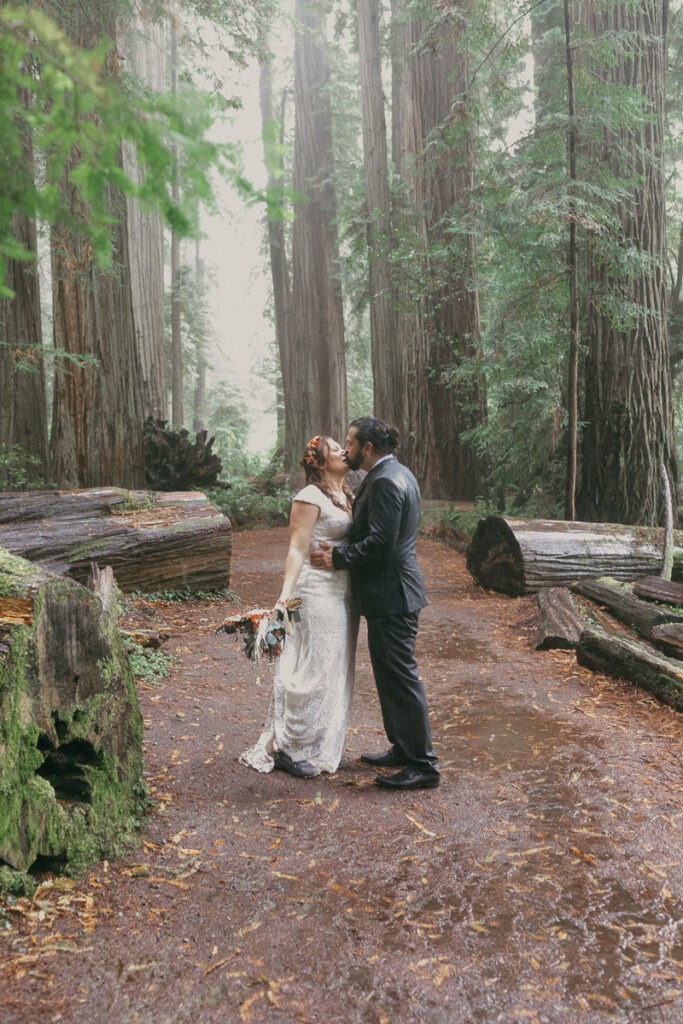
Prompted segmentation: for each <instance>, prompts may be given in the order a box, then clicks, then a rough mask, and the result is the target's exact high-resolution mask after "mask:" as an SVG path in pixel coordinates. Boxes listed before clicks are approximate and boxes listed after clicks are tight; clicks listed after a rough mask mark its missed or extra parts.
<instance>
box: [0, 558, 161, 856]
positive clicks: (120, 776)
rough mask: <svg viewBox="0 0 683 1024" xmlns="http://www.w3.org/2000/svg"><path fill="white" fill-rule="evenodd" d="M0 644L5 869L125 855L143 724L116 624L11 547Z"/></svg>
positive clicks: (0, 571)
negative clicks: (17, 609)
mask: <svg viewBox="0 0 683 1024" xmlns="http://www.w3.org/2000/svg"><path fill="white" fill-rule="evenodd" d="M17 601H19V602H21V607H22V616H21V619H20V621H17V616H16V614H15V607H14V604H13V603H14V602H17ZM8 607H9V614H7V615H5V613H4V609H6V608H8ZM0 640H1V641H2V652H1V653H0V868H2V867H4V868H5V874H6V871H7V868H10V869H13V870H15V871H19V872H27V871H31V872H37V871H41V870H54V871H59V872H69V873H77V872H78V871H80V870H82V869H83V868H85V867H86V866H87V865H88V864H90V863H93V862H94V861H95V860H97V859H98V858H100V857H102V856H112V855H114V854H116V853H117V852H118V851H120V850H122V849H123V848H124V847H125V846H126V845H127V844H128V843H129V842H130V841H131V840H132V838H133V836H134V833H135V829H136V826H137V823H138V820H139V817H140V814H141V812H142V810H143V807H144V786H143V780H142V721H141V717H140V712H139V708H138V702H137V695H136V691H135V685H134V680H133V677H132V673H131V668H130V662H129V659H128V656H127V654H126V652H125V649H124V645H123V640H122V637H121V636H120V634H119V631H118V629H117V625H116V616H115V613H113V612H107V611H105V610H104V608H103V605H102V601H101V600H100V599H99V597H98V596H97V595H96V594H95V593H93V592H92V591H91V590H88V589H87V588H86V587H84V586H82V585H81V584H79V583H77V582H75V581H74V580H71V579H68V578H64V577H60V576H56V575H55V574H53V573H51V572H49V571H48V570H45V569H43V568H42V567H40V566H36V565H34V564H32V563H30V562H27V561H25V560H24V559H21V558H19V557H17V556H15V555H13V554H11V553H9V552H7V551H4V550H2V549H0Z"/></svg>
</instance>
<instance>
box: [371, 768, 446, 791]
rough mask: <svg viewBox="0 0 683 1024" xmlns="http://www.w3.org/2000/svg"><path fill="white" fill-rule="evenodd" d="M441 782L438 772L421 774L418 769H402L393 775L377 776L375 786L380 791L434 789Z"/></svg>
mask: <svg viewBox="0 0 683 1024" xmlns="http://www.w3.org/2000/svg"><path fill="white" fill-rule="evenodd" d="M440 782H441V776H440V775H439V773H438V772H423V771H421V770H420V769H419V768H404V769H403V771H402V772H396V774H395V775H378V776H377V778H376V779H375V785H376V786H381V787H382V789H436V787H437V786H438V785H439V783H440Z"/></svg>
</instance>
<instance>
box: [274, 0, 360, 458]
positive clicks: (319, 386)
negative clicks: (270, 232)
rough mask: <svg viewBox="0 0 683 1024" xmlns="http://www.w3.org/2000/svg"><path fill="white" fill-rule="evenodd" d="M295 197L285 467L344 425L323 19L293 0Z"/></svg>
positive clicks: (313, 5) (313, 2) (302, 0)
mask: <svg viewBox="0 0 683 1024" xmlns="http://www.w3.org/2000/svg"><path fill="white" fill-rule="evenodd" d="M296 19H297V32H296V45H295V76H294V82H295V103H296V121H295V143H294V182H293V184H294V190H295V192H297V193H299V194H300V195H302V196H303V197H304V200H303V201H302V202H301V203H300V204H299V205H298V206H297V209H296V217H295V221H294V229H293V237H292V268H293V272H292V322H291V337H290V348H291V349H292V352H293V353H295V361H296V364H297V366H298V370H299V372H298V374H297V379H298V385H297V387H298V397H299V402H300V406H299V409H298V415H297V421H296V429H295V434H294V437H293V438H292V442H293V444H294V446H295V447H294V449H290V450H289V451H288V453H287V455H288V458H289V459H290V462H293V461H295V460H296V459H298V456H299V454H300V452H301V451H302V450H303V447H304V445H305V443H306V441H307V440H308V438H309V437H310V435H311V433H316V434H317V433H322V434H330V435H332V436H333V437H336V438H341V437H342V436H343V435H344V434H345V431H346V426H347V422H346V420H347V393H346V360H345V351H344V350H345V343H344V317H343V306H342V294H341V285H340V281H339V274H338V257H339V250H338V242H337V232H336V205H337V204H336V195H335V190H334V184H333V149H332V110H331V103H330V97H329V81H330V75H329V67H328V62H327V57H326V53H325V33H324V25H325V21H324V14H323V10H322V7H321V5H320V4H319V3H318V2H317V0H297V4H296Z"/></svg>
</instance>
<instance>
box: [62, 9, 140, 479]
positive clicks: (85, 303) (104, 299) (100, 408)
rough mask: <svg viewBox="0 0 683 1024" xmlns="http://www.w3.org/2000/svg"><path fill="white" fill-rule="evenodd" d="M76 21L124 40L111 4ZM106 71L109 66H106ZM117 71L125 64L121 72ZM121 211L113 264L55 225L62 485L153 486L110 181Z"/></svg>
mask: <svg viewBox="0 0 683 1024" xmlns="http://www.w3.org/2000/svg"><path fill="white" fill-rule="evenodd" d="M65 28H66V30H67V31H68V32H69V35H70V36H71V38H72V39H73V40H74V42H76V43H77V44H78V45H79V46H82V47H83V48H88V47H91V46H93V45H95V44H96V43H97V42H98V41H99V40H100V39H101V38H103V37H106V38H109V39H112V40H115V39H116V22H115V12H114V11H112V9H111V7H110V5H108V4H107V3H104V2H103V3H96V4H90V5H88V6H87V7H86V6H84V5H79V6H78V7H75V8H73V9H70V11H69V17H68V21H67V22H66V24H65ZM105 73H106V72H105ZM111 73H115V72H113V71H112V72H111ZM62 188H63V196H64V201H65V203H67V204H68V207H69V209H70V212H71V213H72V215H73V218H74V221H75V222H76V223H78V221H79V220H86V219H87V215H88V212H87V209H85V208H83V206H82V205H81V203H80V201H79V199H78V198H77V195H76V192H75V190H74V189H73V187H72V186H70V185H69V183H68V181H65V182H63V186H62ZM105 188H106V200H107V204H108V207H109V210H110V213H111V216H112V249H113V255H112V266H111V268H109V269H107V270H104V269H102V268H100V267H98V266H97V265H96V263H95V260H94V258H93V252H92V246H91V244H90V242H89V241H87V240H86V239H84V238H83V237H81V236H79V235H77V234H76V233H75V231H74V230H67V229H66V228H61V229H59V230H55V231H53V233H52V288H53V313H54V341H55V347H56V348H58V349H63V350H64V351H65V352H67V353H69V354H71V355H73V356H75V357H76V359H77V360H78V361H77V362H72V361H68V360H65V359H58V361H57V365H56V370H55V381H54V404H53V418H52V437H51V454H52V474H53V477H54V479H55V481H56V482H57V483H58V484H59V485H60V486H61V487H99V486H112V485H114V486H122V487H132V488H138V487H142V486H143V485H144V462H143V449H142V423H143V404H142V387H141V373H140V361H139V358H138V350H137V345H136V339H135V324H134V319H133V301H132V291H131V280H130V265H129V262H128V252H129V250H128V228H127V207H126V200H125V197H124V196H123V195H122V194H121V192H120V191H119V189H118V188H116V187H115V186H114V185H112V184H108V185H106V186H105Z"/></svg>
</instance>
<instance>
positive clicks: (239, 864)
mask: <svg viewBox="0 0 683 1024" xmlns="http://www.w3.org/2000/svg"><path fill="white" fill-rule="evenodd" d="M285 548H286V531H284V530H274V531H269V532H267V533H260V534H257V533H238V534H236V535H235V549H234V557H233V579H232V586H233V589H234V590H235V591H236V592H237V593H238V594H239V595H240V598H241V600H242V603H243V605H244V607H250V606H253V605H260V604H264V603H265V604H267V603H268V602H269V601H270V600H272V599H273V597H274V596H275V595H276V594H277V592H278V589H279V581H280V568H281V565H282V560H283V557H284V551H285ZM420 560H421V563H422V565H423V568H424V569H425V574H426V576H427V579H428V585H429V591H430V598H431V604H430V606H429V607H428V608H427V609H426V610H425V612H424V613H423V615H422V617H421V630H420V638H419V648H418V652H419V658H420V666H421V672H422V675H423V677H424V679H425V682H426V685H427V688H428V693H429V698H430V705H431V711H432V719H433V729H434V734H435V742H436V747H437V750H438V752H439V754H440V756H441V758H442V767H443V784H442V786H441V788H440V789H438V790H433V791H422V792H418V793H406V794H396V793H390V792H387V791H384V790H379V789H378V788H377V787H375V786H374V785H373V784H372V779H373V777H374V772H373V771H372V770H371V769H369V768H366V767H364V766H362V765H360V764H359V763H358V762H357V761H356V762H354V763H352V766H351V767H350V768H349V769H345V770H343V771H340V772H339V773H338V774H337V775H335V776H331V777H327V776H324V777H319V778H317V779H314V780H298V779H293V778H291V777H289V776H287V775H284V774H282V773H278V772H275V773H273V774H272V775H270V776H261V775H258V773H256V772H254V771H251V770H249V769H246V768H244V767H242V766H240V765H239V764H238V762H237V760H236V758H237V755H238V754H239V753H240V751H241V750H242V749H244V748H245V747H246V746H247V745H249V744H250V743H251V742H252V741H253V739H254V738H255V736H256V735H257V733H258V731H259V729H260V725H261V722H262V719H263V716H264V714H265V710H266V705H267V701H268V690H269V670H268V668H261V667H259V668H255V667H254V666H253V665H252V664H250V663H249V662H247V660H246V659H245V658H244V656H243V655H242V654H241V652H240V650H239V648H238V647H237V646H235V645H234V643H233V641H232V640H231V639H230V638H227V637H225V636H224V635H220V636H216V635H215V632H214V630H215V626H216V625H217V624H218V622H220V620H221V618H222V616H223V615H224V614H226V613H232V612H233V611H234V608H225V607H223V608H221V607H219V606H218V605H216V604H212V603H210V602H202V603H197V604H194V605H192V606H170V605H169V606H161V607H159V606H158V605H156V606H153V607H148V608H142V607H141V608H139V609H138V616H139V620H140V621H144V623H145V624H146V625H150V624H155V623H156V624H157V625H165V626H168V627H169V629H170V632H171V634H172V635H171V639H170V640H169V641H168V643H167V644H166V650H167V651H169V652H170V653H174V654H176V655H177V656H178V659H179V660H178V662H177V664H176V666H175V668H174V670H173V673H172V676H171V677H170V678H169V679H167V680H165V681H164V682H163V683H162V684H160V685H151V684H148V683H145V684H143V685H142V686H141V687H140V699H141V704H142V709H143V714H144V718H145V728H146V765H147V776H148V785H149V787H150V790H151V793H152V795H153V797H154V799H155V807H154V810H153V811H152V813H151V815H150V818H149V820H148V822H147V824H146V826H145V829H144V832H143V834H142V841H143V843H142V845H141V847H140V849H139V850H137V851H135V852H134V853H133V854H131V855H130V856H129V857H128V858H127V859H126V860H125V861H123V862H116V863H111V864H106V863H105V864H102V865H98V866H97V867H96V868H95V869H93V870H92V871H91V872H89V874H88V876H87V877H86V878H85V879H83V880H81V881H79V882H78V883H77V884H76V885H75V886H70V885H69V884H68V883H62V882H61V881H60V880H59V879H57V880H52V883H51V884H48V886H47V887H43V889H42V890H39V894H38V897H37V898H36V899H35V900H34V901H33V903H32V904H29V903H27V902H26V901H24V902H23V904H21V905H19V906H17V908H16V909H14V910H13V911H12V912H11V913H10V915H9V924H10V925H11V927H10V928H9V929H8V928H5V929H4V930H3V931H2V932H0V957H1V958H2V963H1V967H0V982H1V985H2V987H1V989H0V993H1V994H0V1020H1V1021H2V1024H18V1022H21V1024H24V1022H29V1021H30V1022H33V1021H36V1020H41V1021H43V1020H44V1021H50V1022H52V1021H54V1022H57V1021H61V1022H65V1024H85V1022H88V1024H91V1022H93V1021H95V1022H100V1021H105V1020H106V1021H115V1022H122V1024H123V1022H125V1024H129V1022H130V1024H133V1022H140V1024H185V1022H201V1024H204V1022H206V1024H214V1022H216V1024H232V1022H235V1024H242V1022H244V1024H295V1022H302V1024H317V1022H330V1024H413V1022H415V1024H475V1022H477V1024H479V1022H481V1024H498V1022H500V1024H517V1022H520V1024H521V1022H531V1024H596V1022H603V1021H605V1022H618V1024H626V1022H633V1024H636V1022H637V1024H683V864H682V861H683V844H682V842H681V837H682V834H683V770H682V769H683V719H682V718H681V716H680V715H677V714H676V713H674V712H672V711H671V710H669V709H668V708H666V707H663V706H661V705H659V704H657V703H656V702H655V701H654V700H653V699H651V698H650V697H649V696H648V695H646V694H645V693H643V692H641V691H638V690H637V689H635V688H633V687H631V686H628V685H627V684H621V683H618V682H614V681H611V680H608V679H606V678H604V677H601V676H596V675H594V674H593V673H590V672H588V671H587V670H585V669H581V668H579V667H578V666H577V665H576V663H575V659H574V656H573V655H572V654H571V653H564V652H539V653H537V652H534V651H533V649H532V642H531V637H532V632H533V631H532V627H531V622H532V617H531V602H530V600H527V599H522V600H512V599H508V598H504V597H501V596H499V595H493V594H489V593H486V592H483V591H481V590H478V589H477V588H476V587H475V586H474V584H473V582H472V580H471V578H470V577H469V575H468V574H467V572H466V570H465V566H464V558H463V556H462V555H461V554H459V553H457V552H455V551H453V550H451V549H449V548H447V547H445V546H443V545H441V544H439V543H437V542H435V541H428V540H424V541H422V542H421V544H420ZM384 745H385V743H384V738H383V733H382V729H381V724H380V716H379V708H378V705H377V700H376V697H375V693H374V686H373V683H372V678H371V673H370V669H369V665H368V660H367V656H366V652H365V645H364V632H361V640H360V650H359V661H358V681H357V688H356V694H355V697H354V709H353V718H352V723H351V729H350V732H349V740H348V750H347V753H348V755H349V756H350V757H351V758H357V757H358V755H359V754H360V753H361V752H362V751H364V750H381V749H383V748H384ZM48 881H50V880H48ZM41 913H42V919H41V917H40V914H41Z"/></svg>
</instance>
